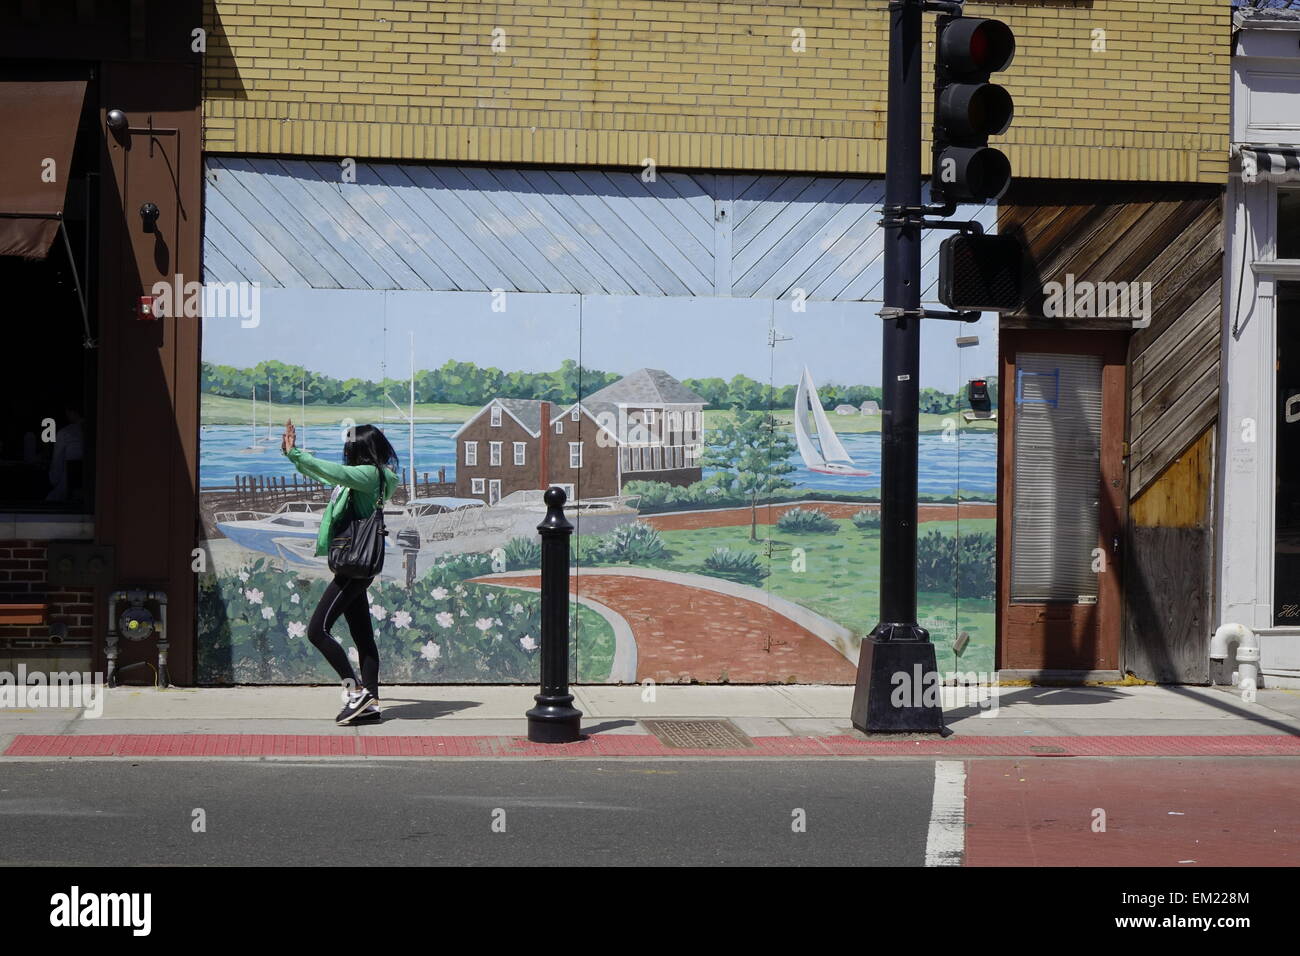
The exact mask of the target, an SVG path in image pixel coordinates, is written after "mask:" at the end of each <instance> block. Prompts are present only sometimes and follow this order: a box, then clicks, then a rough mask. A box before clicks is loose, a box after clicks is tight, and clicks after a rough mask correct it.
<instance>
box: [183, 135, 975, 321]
mask: <svg viewBox="0 0 1300 956" xmlns="http://www.w3.org/2000/svg"><path fill="white" fill-rule="evenodd" d="M207 169H208V172H207V190H206V208H205V215H206V219H205V237H204V240H205V241H204V268H205V279H207V280H208V281H212V282H231V281H244V282H257V283H259V284H260V285H261V286H262V287H263V288H311V289H407V290H416V291H423V290H436V291H478V292H486V291H490V290H494V289H503V290H505V291H507V292H537V293H546V292H559V293H570V294H572V293H582V294H587V295H599V294H610V295H644V296H665V295H673V296H711V295H721V296H739V297H747V298H760V299H777V298H789V297H792V296H794V295H796V294H797V292H796V290H803V291H804V296H805V298H808V299H812V300H822V301H857V300H866V301H876V300H878V299H879V298H880V295H881V284H882V282H883V268H884V263H883V250H884V234H883V231H882V230H881V228H880V223H879V220H880V205H881V202H882V200H883V197H884V184H883V181H882V180H879V179H868V178H863V177H837V176H828V177H819V176H757V175H730V174H714V173H678V172H662V171H661V172H660V173H659V174H658V175H657V177H656V180H655V181H654V182H649V183H647V182H643V181H642V179H641V176H640V174H639V173H635V172H627V171H610V170H598V169H509V168H503V167H486V166H422V165H399V164H366V163H362V164H359V165H358V166H357V167H356V182H354V183H343V182H340V179H341V170H340V168H339V166H338V165H337V164H335V163H333V162H330V161H325V160H311V161H308V160H290V159H249V158H239V157H221V156H213V157H209V158H208V160H207ZM961 215H962V216H963V217H965V218H973V219H978V220H979V221H981V222H982V223H984V225H985V227H986V228H987V229H989V230H990V231H991V230H992V229H993V228H994V227H995V224H996V217H997V207H996V206H969V207H964V208H963V209H962V210H961ZM945 238H946V234H944V233H942V232H939V231H933V232H930V233H928V234H927V235H926V237H925V245H924V252H923V261H924V266H923V272H922V287H923V289H924V290H925V297H926V300H927V301H934V299H933V295H934V286H935V284H936V282H937V278H938V250H939V243H940V242H941V241H942V240H943V239H945Z"/></svg>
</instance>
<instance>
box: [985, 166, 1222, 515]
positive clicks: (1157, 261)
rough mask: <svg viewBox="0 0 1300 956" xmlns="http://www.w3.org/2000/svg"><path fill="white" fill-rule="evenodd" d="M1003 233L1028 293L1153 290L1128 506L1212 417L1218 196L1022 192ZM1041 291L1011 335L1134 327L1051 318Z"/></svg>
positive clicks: (1134, 400)
mask: <svg viewBox="0 0 1300 956" xmlns="http://www.w3.org/2000/svg"><path fill="white" fill-rule="evenodd" d="M998 231H999V233H1002V234H1007V235H1015V236H1018V237H1020V238H1021V239H1022V240H1023V241H1024V242H1025V244H1026V246H1027V248H1028V249H1029V253H1030V260H1031V280H1030V281H1031V285H1032V286H1033V287H1035V288H1036V289H1039V290H1041V289H1042V287H1043V286H1044V285H1045V284H1046V283H1049V282H1053V281H1055V282H1064V281H1065V277H1066V276H1067V275H1072V276H1074V280H1075V282H1076V283H1078V282H1081V281H1091V282H1139V283H1143V282H1150V283H1151V306H1152V311H1151V323H1150V326H1149V327H1147V328H1142V329H1136V330H1134V331H1133V334H1132V337H1131V340H1130V343H1129V434H1128V440H1129V487H1128V494H1129V498H1130V500H1131V499H1134V498H1136V497H1138V495H1140V494H1141V493H1142V491H1143V490H1144V489H1146V488H1147V487H1149V486H1150V485H1151V484H1152V482H1154V481H1155V480H1156V478H1157V477H1158V476H1159V475H1160V473H1161V472H1162V471H1164V470H1165V469H1166V468H1167V467H1168V466H1169V465H1170V464H1171V463H1172V462H1173V461H1174V460H1175V459H1176V458H1177V457H1178V456H1179V455H1180V454H1182V452H1183V451H1184V450H1185V449H1186V448H1187V447H1188V446H1189V445H1190V444H1191V443H1192V442H1193V441H1194V440H1195V439H1196V438H1197V436H1199V435H1201V434H1202V433H1203V432H1205V430H1206V428H1207V427H1208V426H1210V425H1211V424H1212V423H1213V422H1214V421H1215V419H1216V417H1217V414H1218V403H1219V327H1220V310H1221V303H1222V265H1223V224H1222V190H1221V189H1218V188H1206V187H1191V186H1188V187H1181V186H1164V187H1153V186H1150V185H1136V184H1085V183H1074V184H1070V185H1068V186H1066V185H1063V184H1060V183H1043V182H1023V183H1018V184H1017V185H1016V187H1014V188H1013V190H1012V192H1011V193H1009V194H1008V196H1007V197H1006V198H1005V199H1004V200H1003V204H1002V207H1001V209H1000V210H999V216H998ZM1043 301H1044V298H1043V294H1042V293H1041V291H1040V292H1038V293H1037V294H1036V295H1035V296H1034V297H1033V298H1031V300H1030V302H1029V303H1028V304H1027V306H1026V308H1025V309H1024V310H1023V311H1022V312H1019V313H1016V314H1014V315H1009V316H1005V317H1004V318H1003V321H1002V325H1003V327H1004V328H1074V329H1080V330H1086V329H1123V328H1131V327H1132V318H1110V319H1072V318H1064V319H1060V318H1058V319H1048V318H1046V317H1044V314H1043Z"/></svg>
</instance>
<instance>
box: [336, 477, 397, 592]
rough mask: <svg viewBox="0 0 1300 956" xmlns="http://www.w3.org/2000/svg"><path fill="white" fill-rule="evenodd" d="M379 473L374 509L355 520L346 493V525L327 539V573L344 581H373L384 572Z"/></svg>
mask: <svg viewBox="0 0 1300 956" xmlns="http://www.w3.org/2000/svg"><path fill="white" fill-rule="evenodd" d="M375 471H377V472H379V497H378V499H377V500H376V501H375V510H374V511H372V512H371V513H370V514H369V515H368V516H367V517H365V518H359V517H357V509H356V507H355V506H354V505H353V503H352V495H353V494H355V492H353V491H349V492H348V522H347V524H346V525H345V526H344V527H343V529H342V530H341V531H340V532H339V533H338V534H335V535H332V536H331V538H330V552H329V565H330V570H331V571H333V572H334V573H335V574H339V575H342V576H343V577H345V578H373V577H376V576H377V575H378V574H379V572H381V571H382V570H383V569H384V538H385V537H387V535H388V529H387V528H385V527H384V473H383V472H382V471H379V467H378V466H377V465H376V466H375Z"/></svg>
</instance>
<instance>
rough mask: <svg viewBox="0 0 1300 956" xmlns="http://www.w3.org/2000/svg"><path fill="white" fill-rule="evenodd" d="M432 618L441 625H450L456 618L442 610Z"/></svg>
mask: <svg viewBox="0 0 1300 956" xmlns="http://www.w3.org/2000/svg"><path fill="white" fill-rule="evenodd" d="M434 620H435V621H437V622H438V624H439V625H441V626H442V627H451V625H452V623H453V622H455V620H456V619H455V618H454V617H452V616H451V614H450V613H448V612H447V611H443V612H442V613H441V614H439V615H438V616H437V617H435V618H434Z"/></svg>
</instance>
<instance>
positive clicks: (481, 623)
mask: <svg viewBox="0 0 1300 956" xmlns="http://www.w3.org/2000/svg"><path fill="white" fill-rule="evenodd" d="M474 626H475V627H477V628H478V629H479V630H480V631H486V630H487V629H488V628H489V627H491V626H492V618H490V617H481V618H479V619H478V620H477V621H475V622H474Z"/></svg>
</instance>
